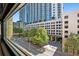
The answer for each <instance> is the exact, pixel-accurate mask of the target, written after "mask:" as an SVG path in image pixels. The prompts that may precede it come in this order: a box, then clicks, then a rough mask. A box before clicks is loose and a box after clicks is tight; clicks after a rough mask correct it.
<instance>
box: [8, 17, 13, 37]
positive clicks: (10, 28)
mask: <svg viewBox="0 0 79 59" xmlns="http://www.w3.org/2000/svg"><path fill="white" fill-rule="evenodd" d="M12 36H13V22H12V18H10V19H8V20H6V38H8V39H11V38H12Z"/></svg>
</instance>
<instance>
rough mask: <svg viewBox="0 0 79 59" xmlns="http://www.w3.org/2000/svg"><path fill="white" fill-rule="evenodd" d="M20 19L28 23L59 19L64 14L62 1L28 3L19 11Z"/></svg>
mask: <svg viewBox="0 0 79 59" xmlns="http://www.w3.org/2000/svg"><path fill="white" fill-rule="evenodd" d="M19 13H20V15H19V19H20V20H21V21H22V22H26V23H27V24H31V23H37V22H42V21H50V20H53V19H56V20H58V19H59V18H61V16H62V14H63V4H62V3H27V4H25V5H24V6H23V8H21V10H20V11H19Z"/></svg>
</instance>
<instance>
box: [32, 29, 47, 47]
mask: <svg viewBox="0 0 79 59" xmlns="http://www.w3.org/2000/svg"><path fill="white" fill-rule="evenodd" d="M32 38H33V39H32V42H33V43H34V44H37V45H40V46H42V45H44V44H47V43H48V41H49V37H48V34H47V31H46V30H45V29H44V28H37V30H36V32H35V35H34V36H33V37H32Z"/></svg>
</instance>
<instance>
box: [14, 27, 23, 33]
mask: <svg viewBox="0 0 79 59" xmlns="http://www.w3.org/2000/svg"><path fill="white" fill-rule="evenodd" d="M13 31H14V33H22V32H23V29H22V28H14V29H13Z"/></svg>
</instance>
